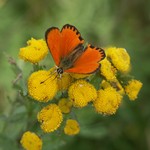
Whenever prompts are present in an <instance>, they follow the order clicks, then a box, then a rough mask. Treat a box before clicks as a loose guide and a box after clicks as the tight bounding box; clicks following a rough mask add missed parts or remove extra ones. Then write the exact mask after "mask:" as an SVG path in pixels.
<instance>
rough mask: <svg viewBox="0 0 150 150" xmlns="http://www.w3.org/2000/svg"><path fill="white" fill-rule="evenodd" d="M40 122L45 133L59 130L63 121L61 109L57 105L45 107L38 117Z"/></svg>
mask: <svg viewBox="0 0 150 150" xmlns="http://www.w3.org/2000/svg"><path fill="white" fill-rule="evenodd" d="M37 118H38V121H39V122H40V123H41V128H42V130H43V131H44V132H53V131H55V130H57V129H58V128H59V126H60V124H61V122H62V120H63V116H62V113H61V110H60V108H59V107H58V106H57V105H56V104H49V105H48V106H46V107H44V108H43V109H42V110H41V111H40V112H39V113H38V115H37Z"/></svg>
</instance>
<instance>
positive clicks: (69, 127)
mask: <svg viewBox="0 0 150 150" xmlns="http://www.w3.org/2000/svg"><path fill="white" fill-rule="evenodd" d="M79 131H80V127H79V124H78V122H77V121H76V120H73V119H68V120H67V122H66V125H65V128H64V133H65V134H67V135H75V134H78V133H79Z"/></svg>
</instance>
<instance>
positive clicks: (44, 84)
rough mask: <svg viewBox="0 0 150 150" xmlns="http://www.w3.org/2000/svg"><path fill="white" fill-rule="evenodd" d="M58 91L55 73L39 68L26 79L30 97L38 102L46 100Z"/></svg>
mask: <svg viewBox="0 0 150 150" xmlns="http://www.w3.org/2000/svg"><path fill="white" fill-rule="evenodd" d="M57 91H58V86H57V79H56V74H55V73H53V72H52V71H51V70H50V71H44V70H40V71H37V72H34V73H32V74H31V76H30V77H29V79H28V92H29V95H30V96H31V97H33V98H34V99H35V100H37V101H40V102H47V101H49V100H51V99H53V97H54V96H55V95H56V93H57Z"/></svg>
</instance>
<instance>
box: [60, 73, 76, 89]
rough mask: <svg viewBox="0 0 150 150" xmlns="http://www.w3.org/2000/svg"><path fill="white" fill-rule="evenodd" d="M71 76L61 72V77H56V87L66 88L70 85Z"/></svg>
mask: <svg viewBox="0 0 150 150" xmlns="http://www.w3.org/2000/svg"><path fill="white" fill-rule="evenodd" d="M72 81H73V78H72V77H71V76H70V74H68V73H63V74H62V77H61V78H58V79H57V84H58V89H59V90H67V89H68V87H69V86H70V85H71V83H72Z"/></svg>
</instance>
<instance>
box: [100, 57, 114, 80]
mask: <svg viewBox="0 0 150 150" xmlns="http://www.w3.org/2000/svg"><path fill="white" fill-rule="evenodd" d="M100 64H101V67H100V72H101V74H102V75H103V76H104V77H105V78H106V79H107V80H114V79H116V76H115V75H116V69H115V68H114V67H113V66H112V65H111V63H110V62H109V60H108V59H107V58H105V59H104V60H103V61H101V62H100Z"/></svg>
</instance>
